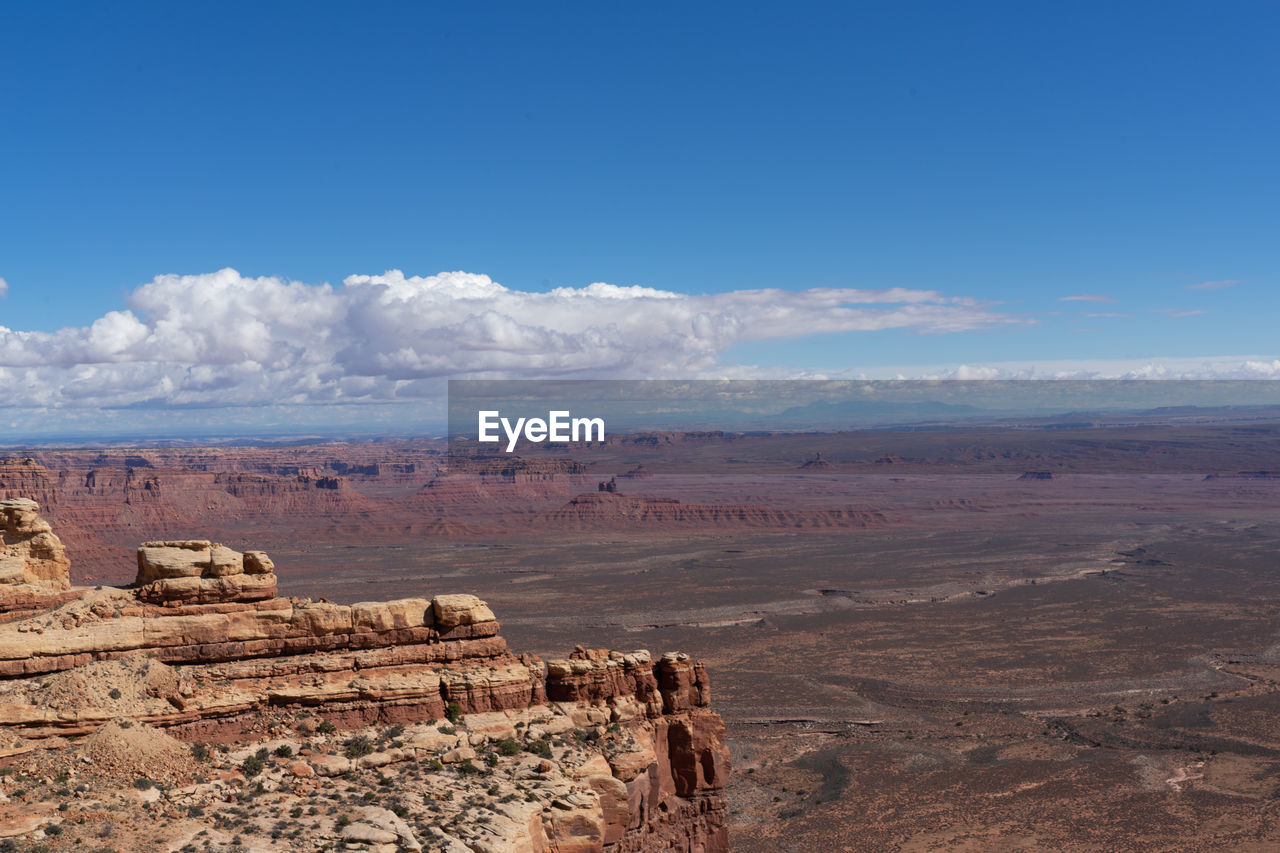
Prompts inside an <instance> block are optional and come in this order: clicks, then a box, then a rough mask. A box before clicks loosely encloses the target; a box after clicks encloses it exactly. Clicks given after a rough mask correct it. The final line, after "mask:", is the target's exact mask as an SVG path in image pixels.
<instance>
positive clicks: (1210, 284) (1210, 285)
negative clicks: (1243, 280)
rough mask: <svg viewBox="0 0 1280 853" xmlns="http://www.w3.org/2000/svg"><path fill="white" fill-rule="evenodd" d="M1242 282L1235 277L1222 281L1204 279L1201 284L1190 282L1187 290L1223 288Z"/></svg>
mask: <svg viewBox="0 0 1280 853" xmlns="http://www.w3.org/2000/svg"><path fill="white" fill-rule="evenodd" d="M1239 283H1240V282H1239V281H1238V280H1237V279H1234V278H1224V279H1222V280H1221V281H1202V282H1200V283H1199V284H1188V285H1187V290H1222V288H1224V287H1231V286H1232V285H1233V284H1239Z"/></svg>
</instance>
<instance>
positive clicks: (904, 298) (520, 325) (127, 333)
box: [0, 269, 1029, 409]
mask: <svg viewBox="0 0 1280 853" xmlns="http://www.w3.org/2000/svg"><path fill="white" fill-rule="evenodd" d="M1027 322H1029V321H1027V320H1026V319H1025V318H1022V317H1018V316H1015V315H1011V314H1007V313H1003V312H1000V311H998V310H996V309H995V308H994V307H993V306H992V305H991V304H990V303H984V302H980V301H978V300H973V299H967V298H962V297H949V296H946V295H944V294H942V293H939V292H937V291H925V290H908V289H903V288H891V289H883V290H859V289H839V288H816V289H810V290H802V291H789V290H781V289H758V290H739V291H732V292H727V293H718V294H702V295H687V294H682V293H673V292H669V291H662V290H655V289H652V288H647V287H619V286H616V285H612V284H604V283H595V284H590V285H588V286H586V287H581V288H567V287H562V288H556V289H555V290H552V291H550V292H546V293H539V292H526V291H520V290H513V289H510V288H507V287H504V286H502V285H501V284H499V283H497V282H495V281H493V280H492V279H490V278H489V277H488V276H485V275H477V274H473V273H465V272H445V273H440V274H438V275H433V276H426V277H419V276H412V277H409V276H405V275H404V274H403V273H401V272H400V271H398V270H392V271H389V272H386V273H383V274H382V275H355V276H350V277H348V278H347V279H346V280H345V281H344V282H343V283H342V285H341V286H338V287H334V286H331V285H328V284H324V285H309V284H303V283H300V282H294V281H286V280H283V279H279V278H247V277H245V276H242V275H240V273H238V272H237V271H235V270H233V269H223V270H219V271H218V272H215V273H209V274H205V275H189V276H178V275H162V276H158V277H157V278H155V279H154V280H153V281H152V282H150V283H149V284H146V285H143V286H141V287H139V288H137V289H136V290H134V291H133V292H132V293H131V294H130V296H129V298H128V307H127V308H126V309H125V310H119V311H111V312H109V313H107V314H105V315H103V316H102V317H99V318H98V319H97V320H95V321H94V322H93V323H92V324H90V325H88V326H84V327H75V328H66V329H62V330H60V331H57V332H41V331H21V330H13V329H9V328H5V327H3V326H0V389H3V394H0V399H2V400H3V405H5V406H9V407H23V408H44V409H68V408H100V407H121V406H134V407H173V406H186V407H198V406H223V407H225V406H281V405H285V406H292V405H316V404H328V405H334V404H354V403H394V402H398V401H413V400H420V399H422V398H424V397H428V396H435V395H438V394H439V393H440V390H441V384H440V381H441V380H442V379H443V378H446V377H451V378H463V377H472V378H481V377H483V378H556V377H561V378H573V377H579V376H581V377H584V378H615V377H616V378H622V377H626V378H668V377H690V378H692V377H701V376H714V375H721V374H723V373H724V371H725V369H726V367H728V368H732V367H733V366H732V365H724V364H722V363H721V357H722V356H723V354H724V353H725V351H726V350H727V349H729V348H730V347H731V346H733V345H734V344H737V343H739V342H742V341H759V340H769V339H780V338H794V337H801V336H806V335H812V334H820V333H833V332H856V331H876V330H884V329H899V330H905V331H910V332H917V333H949V332H964V331H970V330H976V329H989V328H993V327H999V326H1008V325H1019V324H1025V323H1027Z"/></svg>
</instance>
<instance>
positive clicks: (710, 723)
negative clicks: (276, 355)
mask: <svg viewBox="0 0 1280 853" xmlns="http://www.w3.org/2000/svg"><path fill="white" fill-rule="evenodd" d="M0 536H2V538H3V549H2V550H0V620H2V621H0V736H3V741H2V742H0V762H9V763H14V762H18V763H20V762H22V761H26V762H27V763H26V765H23V766H26V767H27V768H28V771H29V772H32V773H33V774H35V775H40V771H41V769H43V768H48V767H53V766H55V765H58V760H59V759H58V756H59V755H61V754H63V753H65V752H66V751H67V750H75V749H77V748H79V749H81V750H82V752H81V758H80V761H81V762H83V763H84V765H86V766H81V765H80V764H73V765H68V766H69V767H70V768H71V769H70V770H69V771H64V772H63V773H62V774H61V775H60V776H59V779H62V780H65V779H67V778H71V779H72V780H74V779H75V778H78V777H77V776H76V774H77V773H82V774H83V773H90V771H91V770H92V769H93V768H92V762H93V760H94V759H93V755H94V753H92V752H84V751H83V750H87V749H88V747H87V746H85V744H87V743H88V740H86V736H88V737H89V739H92V738H95V737H96V738H103V737H107V736H108V735H111V734H112V733H113V732H114V733H115V734H119V733H120V732H121V730H120V729H118V728H113V727H120V726H123V727H130V726H134V725H136V726H138V727H139V731H141V730H144V729H145V730H149V729H150V728H155V729H158V730H161V731H163V732H164V733H165V735H166V736H171V737H173V738H177V739H180V740H182V741H187V742H189V743H191V744H201V745H209V744H214V745H217V744H222V745H224V746H222V751H221V752H217V751H215V753H214V754H215V756H223V757H222V758H220V760H222V761H223V764H225V763H226V761H227V760H228V759H226V758H225V756H226V755H227V754H229V755H230V756H231V758H232V759H234V758H236V757H237V756H238V755H239V754H240V753H244V754H246V755H248V754H249V752H250V751H252V744H253V742H255V740H258V739H261V738H262V737H263V736H264V735H265V734H270V735H272V736H274V737H275V740H274V741H272V743H275V744H277V746H276V747H274V748H275V749H277V750H279V751H278V752H277V753H275V754H276V755H280V754H285V753H286V752H288V753H292V752H294V748H289V749H288V750H285V749H281V748H280V746H279V745H280V744H282V743H283V744H286V745H287V744H288V743H291V742H292V743H295V745H296V751H297V753H299V754H298V755H296V756H295V758H294V760H293V761H292V762H291V763H290V764H289V765H288V766H287V767H283V766H282V767H276V766H275V765H272V764H270V763H269V764H268V766H267V767H266V768H265V771H263V772H262V774H261V775H260V776H256V771H253V770H245V771H242V773H241V774H240V775H237V773H236V772H235V768H234V767H233V768H231V769H230V770H225V769H224V770H222V771H221V772H220V773H219V774H218V775H219V776H220V778H219V779H215V781H214V782H209V781H207V780H206V781H205V782H204V783H199V782H198V781H197V784H194V785H186V786H181V785H180V784H179V782H180V781H181V780H180V779H179V780H177V781H175V783H174V785H175V786H171V787H168V788H166V789H165V790H164V793H163V797H161V795H160V794H159V793H156V792H155V791H152V792H151V793H152V794H154V795H155V796H154V797H152V799H154V800H156V802H155V803H154V804H152V803H148V805H147V807H148V809H151V808H152V806H153V805H154V808H156V809H168V811H167V812H163V811H162V813H165V814H172V815H174V816H175V820H176V819H177V817H181V818H182V820H183V821H186V822H187V823H190V822H191V817H190V816H191V815H194V814H196V813H197V812H201V813H202V814H204V815H205V818H204V820H205V825H206V832H208V831H209V830H208V826H209V819H210V818H212V819H213V820H215V821H218V820H220V818H217V817H216V811H217V809H218V808H219V806H220V805H225V802H224V799H223V797H224V794H225V790H224V789H226V788H227V786H233V787H234V785H235V784H236V783H237V782H245V783H246V784H247V777H248V776H256V778H257V779H258V782H257V783H256V785H257V787H256V788H255V789H253V790H254V791H255V792H256V795H263V796H266V795H278V796H286V795H285V794H284V793H280V792H288V796H292V797H295V798H297V797H302V798H303V799H300V800H298V802H297V804H298V806H299V807H298V808H295V809H294V812H295V813H301V812H302V809H301V808H300V806H301V805H302V804H304V803H306V802H308V801H307V800H306V799H305V798H306V796H307V795H308V794H309V793H312V794H314V793H316V792H322V791H323V790H324V786H325V785H326V784H330V785H331V784H332V783H334V782H335V781H336V780H337V779H338V778H341V777H343V776H346V775H348V774H359V773H362V772H371V771H369V770H368V768H370V767H379V768H383V769H380V770H379V771H378V773H379V774H382V773H385V772H387V771H386V768H389V767H392V766H395V765H398V764H406V766H408V765H407V763H414V766H415V767H416V768H418V769H419V771H420V770H421V768H423V767H426V768H427V769H428V772H427V773H426V775H425V776H424V775H418V773H419V771H415V775H414V776H413V778H414V779H415V780H416V781H415V782H414V785H416V786H417V787H415V788H413V791H415V792H416V793H413V795H412V797H409V795H408V794H406V795H405V796H406V799H405V800H404V802H403V803H402V804H401V805H399V806H398V807H397V808H398V809H399V811H397V812H394V813H393V812H391V811H388V809H386V808H380V807H376V806H369V807H367V808H362V809H361V810H359V811H358V812H355V813H353V814H352V815H351V816H350V817H348V818H346V822H345V824H344V825H341V826H339V825H337V824H334V825H333V826H327V825H325V826H321V825H320V824H319V823H316V825H315V827H311V828H309V829H305V830H304V829H302V828H299V829H297V831H296V832H295V833H293V837H292V840H289V839H286V840H285V841H281V842H278V846H271V844H266V845H264V846H260V847H257V848H255V849H263V850H276V849H278V850H288V849H343V848H344V846H345V845H360V844H362V845H368V848H367V849H374V850H384V851H394V850H402V849H404V850H422V849H432V850H443V851H452V852H453V853H462V851H489V853H499V851H504V852H505V853H523V852H524V851H529V853H537V851H542V853H586V852H587V851H617V852H618V853H624V851H651V850H652V851H663V850H672V851H689V853H695V851H696V852H697V853H714V851H723V850H727V849H728V839H727V830H726V813H725V800H724V796H723V788H724V786H725V784H726V781H727V777H728V774H729V756H728V750H727V748H726V746H725V744H724V739H723V734H724V725H723V722H722V721H721V719H720V717H719V715H717V714H716V713H715V712H713V711H712V710H711V709H710V707H709V702H710V688H709V683H708V680H707V674H706V672H705V670H704V668H703V666H702V665H701V664H700V663H698V662H696V661H693V660H690V659H689V657H688V656H687V655H683V654H679V653H668V654H665V655H662V656H660V657H659V658H657V659H656V660H655V659H653V658H652V657H651V655H650V654H649V653H648V652H647V651H644V650H640V651H635V652H631V653H626V654H624V653H621V652H617V651H608V650H586V649H583V648H581V647H579V648H578V649H576V650H575V651H574V652H573V653H572V654H571V655H570V656H568V657H567V658H565V659H562V660H552V661H549V662H545V663H544V662H543V661H542V660H540V659H539V658H537V657H536V656H534V655H531V654H521V655H516V654H513V653H511V652H510V651H508V649H507V647H506V642H505V641H504V640H503V638H502V637H501V636H499V625H498V622H497V621H496V620H495V618H494V615H493V613H492V612H491V611H490V609H489V607H488V606H487V605H486V604H485V603H484V602H483V601H481V600H479V599H478V598H476V597H475V596H473V595H465V594H458V595H436V596H434V597H432V598H430V599H428V598H425V597H424V598H409V599H401V600H397V601H385V602H365V603H358V604H352V605H341V604H334V603H331V602H328V601H324V600H320V601H311V600H309V599H300V598H280V597H278V596H277V594H276V575H275V567H274V565H273V564H272V562H271V560H270V559H269V558H268V557H267V555H266V554H264V553H262V552H260V551H247V552H244V553H240V552H237V551H234V550H232V549H230V548H226V547H224V546H222V545H218V544H215V543H211V542H208V541H204V540H182V541H161V542H147V543H144V544H143V545H142V546H141V547H140V548H139V549H138V575H137V581H136V583H135V584H134V585H133V586H132V587H130V588H123V589H116V588H109V587H97V588H73V587H72V586H71V583H70V565H69V562H68V560H67V557H66V554H65V551H64V549H63V548H62V544H61V543H60V542H59V540H58V538H57V536H56V535H54V533H53V532H52V530H50V527H49V525H48V523H46V522H45V521H44V520H43V519H41V518H40V516H39V511H38V507H37V505H36V504H35V502H34V501H31V500H26V499H13V500H6V501H0ZM113 675H114V677H117V678H121V679H123V680H120V681H118V682H115V683H118V684H119V685H120V686H121V687H123V692H122V690H121V689H120V687H117V688H114V689H112V690H110V693H109V694H107V693H103V692H101V691H97V690H94V689H91V687H90V686H88V685H92V684H94V683H97V682H95V681H94V679H101V678H104V677H106V678H110V677H113ZM60 679H61V680H60ZM68 679H70V680H68ZM75 679H79V680H78V681H76V680H75ZM67 685H72V686H73V687H74V690H73V693H74V696H73V697H72V701H59V700H57V699H56V696H57V695H58V693H59V690H60V689H62V690H65V688H66V686H67ZM99 686H100V685H99ZM442 718H448V719H449V721H450V722H451V723H453V725H448V724H445V723H441V722H437V721H440V720H442ZM318 722H319V723H320V725H319V729H318V730H317V723H318ZM387 725H390V726H392V727H393V729H392V731H393V732H394V734H395V737H391V736H385V737H382V738H376V737H373V736H370V737H368V738H364V739H359V738H357V739H356V740H355V741H352V740H347V741H345V743H346V744H347V747H346V748H345V749H344V748H343V747H342V746H341V744H342V743H343V741H342V740H341V739H342V738H343V736H344V735H349V734H350V733H351V732H352V731H358V730H363V729H366V728H367V727H371V726H387ZM282 736H284V737H285V740H281V737H282ZM157 737H160V735H157ZM289 737H292V738H293V740H292V741H290V740H288V738H289ZM353 742H354V743H356V744H357V745H358V748H355V749H353V748H352V747H351V746H350V744H351V743H353ZM77 744H80V745H81V746H80V747H77V746H76V745H77ZM246 744H249V746H248V747H246V746H245V745H246ZM233 746H238V747H240V753H237V752H230V753H228V752H227V750H229V749H231V748H232V747H233ZM499 747H500V748H499ZM184 749H186V747H184ZM477 750H480V752H483V753H484V758H485V760H486V763H487V767H485V768H482V769H481V770H480V771H477V770H476V768H475V766H474V764H473V763H472V759H475V758H477V756H478V755H480V752H477ZM196 752H197V754H200V755H207V754H208V750H207V749H206V748H205V747H203V746H202V747H199V748H198V749H197V750H196ZM257 754H258V755H259V756H262V755H265V754H266V750H265V749H262V750H259V751H258V753H257ZM274 760H275V759H269V762H270V761H274ZM31 768H34V770H32V769H31ZM455 769H456V770H457V772H455ZM464 770H465V771H467V773H463V771H464ZM209 772H213V769H212V768H211V769H210V770H209ZM475 772H483V773H486V774H491V775H489V776H487V777H486V778H484V779H482V780H481V782H480V786H481V787H479V788H476V784H475V782H474V780H472V779H471V777H470V776H469V775H467V774H470V773H475ZM68 773H69V774H70V776H68ZM48 775H52V773H49V774H48ZM242 776H243V777H246V778H241V777H242ZM228 777H229V778H228ZM175 778H176V777H175ZM199 778H203V777H199ZM378 778H379V779H380V780H383V782H384V785H385V784H389V783H387V782H386V780H387V779H388V778H389V777H386V776H383V775H379V776H378ZM406 778H408V777H406ZM264 780H265V781H264ZM188 781H190V780H188ZM9 782H10V780H9V779H8V778H7V777H3V778H0V783H3V784H5V785H7V784H8V783H9ZM50 784H53V783H50ZM68 784H70V783H68ZM407 784H408V783H406V785H407ZM219 785H221V786H222V788H218V786H219ZM211 786H212V787H211ZM270 786H275V787H270ZM308 786H310V787H308ZM81 788H85V789H86V790H88V788H87V787H86V786H83V785H82V786H80V788H77V791H80V789H81ZM472 789H475V790H472ZM405 790H406V791H408V790H409V788H408V787H406V788H405ZM264 791H265V792H267V793H266V794H263V792H264ZM455 791H456V792H459V793H462V792H469V794H468V795H466V796H462V797H455V796H454V793H455ZM273 792H275V793H274V794H273ZM130 793H137V792H130ZM144 793H145V792H144ZM16 794H17V791H16V790H8V791H7V795H6V789H4V788H3V787H2V786H0V803H5V804H6V805H5V806H0V809H3V808H8V806H17V807H18V808H17V810H16V811H13V810H10V811H9V812H0V837H3V836H5V835H15V834H21V832H19V831H23V832H34V833H36V834H37V835H38V834H39V833H41V831H42V827H43V830H44V831H47V832H49V834H50V836H52V835H54V834H55V832H56V828H55V829H50V825H52V824H50V825H46V824H45V823H44V822H42V820H43V819H41V820H36V819H33V818H32V814H36V815H37V817H38V812H39V809H38V808H37V807H35V806H33V805H30V804H25V803H23V802H18V801H16V800H14V801H13V802H10V800H11V798H12V797H13V796H15V795H16ZM485 794H487V795H489V796H488V798H487V799H486V798H485V796H484V795H485ZM22 795H23V797H25V798H30V797H31V796H32V795H31V794H30V793H28V792H26V791H23V792H22ZM473 795H474V796H473ZM77 796H82V794H80V793H77ZM83 796H88V794H84V795H83ZM148 796H150V794H149V795H148ZM239 796H241V798H242V799H241V800H240V801H243V797H244V796H245V795H243V794H242V795H239ZM143 799H144V800H146V799H147V797H143ZM286 799H287V798H286ZM373 799H374V801H376V800H377V797H376V796H375V797H374V798H373ZM410 800H413V801H412V802H411V801H410ZM283 802H284V801H282V804H281V805H280V806H279V808H280V809H281V810H282V811H283V810H284V807H285V806H284V805H283ZM415 802H416V803H423V804H425V805H424V806H423V808H425V809H427V811H425V812H421V811H418V812H415ZM202 804H203V805H202ZM196 806H200V808H196ZM183 809H186V811H183ZM309 813H310V814H315V813H316V812H315V810H314V809H312V810H311V811H310V812H309ZM415 815H416V818H415ZM63 817H65V810H64V812H63V813H53V814H51V815H50V817H49V821H50V822H52V823H56V822H57V821H59V820H61V819H63ZM401 817H404V818H405V819H403V820H402V819H401ZM353 818H354V819H353ZM415 819H416V821H417V822H416V824H413V823H412V821H413V820H415ZM15 821H16V822H17V823H14V822H15ZM178 822H182V821H178ZM80 823H81V824H83V823H84V821H83V820H81V821H80ZM215 825H221V824H220V823H218V824H215ZM415 825H416V826H417V831H415V829H414V826H415ZM300 826H301V825H300ZM308 826H309V827H310V824H308ZM15 827H16V829H15ZM11 830H12V831H11ZM276 834H279V833H278V832H277V833H276ZM201 835H203V836H204V837H205V839H206V841H207V840H208V838H210V837H212V836H208V835H206V834H205V833H201ZM420 835H422V836H425V837H419V836H420ZM255 843H256V842H255ZM290 845H294V846H292V847H291V846H290ZM205 846H206V847H208V845H207V844H206V845H205ZM172 849H179V847H173V848H172ZM181 849H187V848H181ZM191 849H195V848H194V847H192V848H191Z"/></svg>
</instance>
